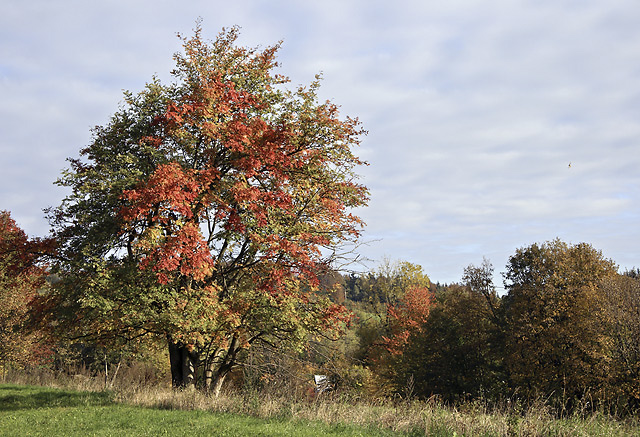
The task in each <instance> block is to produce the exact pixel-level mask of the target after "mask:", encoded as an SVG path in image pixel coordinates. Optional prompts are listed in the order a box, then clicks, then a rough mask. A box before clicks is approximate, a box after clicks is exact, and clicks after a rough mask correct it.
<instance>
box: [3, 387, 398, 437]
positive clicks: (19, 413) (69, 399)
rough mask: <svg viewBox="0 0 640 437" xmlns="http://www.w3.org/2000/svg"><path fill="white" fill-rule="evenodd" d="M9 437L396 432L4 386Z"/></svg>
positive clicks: (5, 433)
mask: <svg viewBox="0 0 640 437" xmlns="http://www.w3.org/2000/svg"><path fill="white" fill-rule="evenodd" d="M0 435H3V436H47V437H52V436H162V435H165V436H230V437H235V436H322V435H332V436H369V435H371V436H375V435H379V436H391V435H397V434H395V433H393V432H391V431H384V430H376V429H373V428H363V427H358V426H349V425H328V424H326V423H321V422H308V421H301V420H289V419H286V420H285V419H259V418H255V417H250V416H239V415H232V414H225V413H212V412H207V411H197V410H196V411H180V410H168V409H158V408H144V407H137V406H130V405H124V404H119V403H116V402H115V401H114V396H113V394H110V393H107V392H77V391H72V390H62V389H53V388H44V387H34V386H17V385H1V386H0Z"/></svg>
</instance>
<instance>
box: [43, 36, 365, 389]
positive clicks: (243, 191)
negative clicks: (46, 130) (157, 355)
mask: <svg viewBox="0 0 640 437" xmlns="http://www.w3.org/2000/svg"><path fill="white" fill-rule="evenodd" d="M237 38H238V30H237V29H236V28H232V29H229V30H223V31H222V32H221V33H220V34H219V35H218V37H217V39H216V40H215V41H206V40H204V39H203V37H202V35H201V29H200V27H199V26H198V27H197V28H196V30H195V34H194V36H192V37H190V38H183V39H182V40H183V48H184V50H183V52H181V53H178V54H176V55H175V61H176V67H175V69H174V70H173V72H172V74H173V76H174V78H175V81H174V82H173V83H171V84H168V85H166V84H162V83H160V82H159V81H158V80H154V81H152V82H151V83H149V84H148V85H147V86H146V88H145V89H144V90H143V91H142V92H140V93H139V94H131V93H127V94H126V99H125V102H124V105H123V106H122V107H121V109H120V110H119V111H118V112H116V113H115V115H114V116H113V117H112V119H111V121H110V123H109V124H108V125H106V126H102V127H97V128H95V130H94V133H93V140H92V142H91V143H90V144H89V146H87V147H86V148H85V149H83V150H82V151H81V158H80V159H74V160H71V167H70V168H69V169H68V170H67V171H66V172H65V173H64V175H63V177H62V178H61V179H60V180H59V184H60V185H62V186H65V187H68V188H69V189H70V193H71V194H70V195H69V196H68V197H67V198H66V199H65V200H64V202H63V203H62V205H61V206H59V207H58V208H56V209H53V210H51V211H50V218H51V222H52V225H53V228H54V230H55V235H56V237H57V238H58V239H59V241H60V244H61V254H60V256H61V261H60V262H59V263H58V264H57V266H56V268H57V273H58V275H59V276H60V278H61V282H60V283H59V284H58V286H57V287H55V289H54V290H53V292H52V293H51V294H50V295H49V296H48V297H47V299H46V302H44V303H43V305H48V309H49V314H50V316H49V317H48V318H49V319H51V322H52V324H53V325H55V326H58V327H60V328H62V330H63V331H64V332H67V333H69V334H70V335H72V336H75V337H76V338H82V337H86V338H91V339H93V340H98V341H104V342H107V341H114V340H116V339H121V341H126V340H128V339H131V338H135V337H138V336H143V335H146V334H156V335H159V336H162V337H164V338H166V339H167V341H168V346H169V352H170V358H171V370H172V377H173V383H174V385H176V386H188V385H192V384H194V378H195V375H196V370H197V369H196V367H197V366H198V365H199V364H200V365H201V366H200V367H201V368H203V369H204V382H205V385H206V386H207V387H208V388H210V389H212V390H214V391H215V392H218V391H219V389H220V386H221V384H222V382H223V381H224V378H225V376H226V375H227V374H228V373H229V371H230V370H231V369H232V367H233V366H234V365H235V364H236V363H237V362H238V359H239V356H240V355H239V354H240V353H241V352H242V351H243V350H246V349H247V348H248V347H250V346H251V344H254V343H256V342H262V343H264V344H269V345H277V344H279V343H281V342H289V343H291V342H294V343H295V342H296V341H299V340H301V339H303V338H305V337H306V336H308V335H309V334H310V333H314V332H322V333H323V334H324V335H331V334H332V332H334V331H335V330H336V329H338V328H339V327H340V326H341V324H340V323H339V321H341V320H345V318H346V312H345V311H344V308H342V307H339V306H336V305H333V304H331V303H330V302H329V301H328V300H327V299H323V298H320V297H319V296H318V295H317V294H316V293H314V290H315V289H316V287H317V285H318V280H317V276H318V274H319V272H322V271H324V270H325V269H326V268H327V266H328V265H329V264H330V263H331V260H332V256H335V254H336V253H338V252H337V251H338V250H339V248H340V247H341V246H342V245H343V244H345V243H348V242H351V241H354V240H356V239H357V238H358V236H359V233H360V232H361V229H362V226H363V223H362V221H361V220H360V218H358V217H357V216H356V215H353V214H352V213H351V212H350V209H351V208H354V207H360V206H364V205H365V204H366V201H367V196H368V192H367V189H366V187H364V186H363V185H362V184H360V183H359V182H358V178H357V175H356V174H355V172H354V170H355V168H356V167H357V166H359V165H361V164H363V162H362V161H360V160H359V159H358V158H357V157H356V156H354V154H353V152H352V149H353V147H354V146H356V145H358V143H359V140H360V137H361V135H363V134H364V132H363V130H362V128H361V127H360V124H359V122H358V120H357V119H352V118H348V117H346V118H341V117H340V115H339V112H338V108H337V106H336V105H335V104H333V103H330V102H320V101H319V99H318V96H317V91H318V87H319V83H318V79H316V81H314V82H313V83H312V84H311V85H310V86H308V87H300V88H297V89H295V90H289V89H287V88H286V86H285V85H286V83H287V82H288V79H287V78H285V77H283V76H281V75H279V74H276V73H275V69H276V67H277V66H278V64H277V62H276V53H277V51H278V48H279V45H275V46H271V47H267V48H264V49H251V48H244V47H239V46H238V45H237V44H236V42H237ZM45 319H47V318H45ZM45 321H47V320H45Z"/></svg>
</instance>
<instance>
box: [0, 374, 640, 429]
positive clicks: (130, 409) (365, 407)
mask: <svg viewBox="0 0 640 437" xmlns="http://www.w3.org/2000/svg"><path fill="white" fill-rule="evenodd" d="M16 382H18V383H11V384H2V385H0V435H7V436H14V435H15V436H17V435H21V436H22V435H33V436H52V435H65V436H76V435H77V436H80V435H82V436H86V435H92V436H115V435H117V436H145V435H148V436H151V435H153V436H157V435H172V436H181V435H185V436H186V435H189V436H200V435H202V436H205V435H206V436H243V435H251V436H321V435H335V436H394V435H405V436H423V435H425V436H629V435H640V425H639V424H638V422H637V421H636V420H633V419H627V420H625V421H621V420H615V419H614V418H612V417H610V416H608V415H605V414H600V413H589V414H579V413H573V414H572V415H571V416H568V417H562V418H558V417H554V415H553V414H551V412H550V410H549V409H548V408H546V407H545V405H544V404H543V403H539V404H536V405H527V406H525V405H506V404H505V405H503V406H502V407H499V408H496V407H493V408H489V407H488V406H487V405H486V404H483V403H482V402H473V403H469V404H464V405H459V406H456V407H453V406H447V405H443V404H442V403H440V402H438V401H436V400H430V401H417V400H401V399H396V400H393V399H387V400H384V401H382V400H380V401H376V402H372V401H365V400H363V399H357V398H349V397H347V396H344V395H340V394H339V393H333V394H329V395H327V396H321V397H317V398H312V399H304V398H303V399H300V398H298V399H296V398H295V397H292V396H287V395H286V394H282V393H280V394H276V393H261V392H247V391H245V392H226V393H223V394H222V395H221V396H219V397H217V398H215V397H212V396H209V395H207V394H204V393H202V392H199V391H193V390H192V391H176V390H172V389H169V388H165V387H162V386H142V385H139V386H135V385H130V386H117V387H114V388H113V389H111V390H103V389H101V387H100V383H101V382H100V380H98V379H92V378H87V379H68V380H61V379H57V380H49V381H44V385H33V384H31V385H29V384H25V383H24V382H25V381H16ZM31 382H33V381H31ZM40 382H41V383H42V382H43V381H40Z"/></svg>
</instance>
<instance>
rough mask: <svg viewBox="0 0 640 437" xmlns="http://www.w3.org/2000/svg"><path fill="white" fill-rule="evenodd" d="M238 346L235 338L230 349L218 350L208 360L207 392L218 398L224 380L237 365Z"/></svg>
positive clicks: (206, 369) (206, 372)
mask: <svg viewBox="0 0 640 437" xmlns="http://www.w3.org/2000/svg"><path fill="white" fill-rule="evenodd" d="M237 345H238V341H237V339H236V338H235V337H234V338H233V339H232V340H231V342H230V344H229V347H228V348H226V349H222V348H220V349H218V350H217V351H216V352H215V353H214V354H212V355H211V356H209V357H208V359H207V363H206V367H205V375H204V385H205V388H206V390H207V391H208V392H210V393H212V394H213V395H214V396H215V397H218V395H219V394H220V390H221V389H222V384H223V383H224V380H225V379H226V377H227V375H228V374H229V373H230V372H231V369H232V368H233V366H234V365H235V364H236V355H237V353H238V350H239V348H238V347H237Z"/></svg>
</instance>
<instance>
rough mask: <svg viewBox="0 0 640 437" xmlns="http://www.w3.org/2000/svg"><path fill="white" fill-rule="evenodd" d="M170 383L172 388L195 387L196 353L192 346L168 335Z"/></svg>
mask: <svg viewBox="0 0 640 437" xmlns="http://www.w3.org/2000/svg"><path fill="white" fill-rule="evenodd" d="M168 343H169V362H170V364H171V383H172V385H173V387H174V388H195V383H196V365H197V361H198V356H197V354H196V353H195V352H194V351H193V346H191V345H187V344H184V343H182V342H180V341H178V342H176V341H173V339H172V338H171V337H168Z"/></svg>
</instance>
